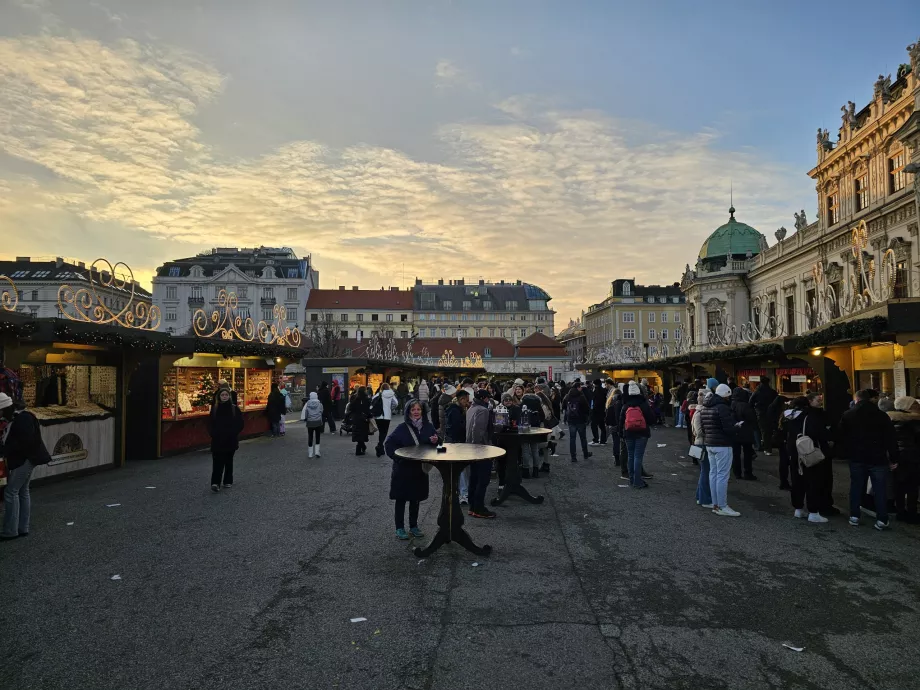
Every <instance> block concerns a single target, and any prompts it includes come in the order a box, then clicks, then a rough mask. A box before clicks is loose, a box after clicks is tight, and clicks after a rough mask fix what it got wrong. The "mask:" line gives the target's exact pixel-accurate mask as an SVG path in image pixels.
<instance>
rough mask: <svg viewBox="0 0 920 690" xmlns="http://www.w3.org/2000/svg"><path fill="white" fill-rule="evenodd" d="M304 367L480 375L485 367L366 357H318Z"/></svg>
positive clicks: (305, 363) (305, 360)
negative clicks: (452, 365) (367, 368)
mask: <svg viewBox="0 0 920 690" xmlns="http://www.w3.org/2000/svg"><path fill="white" fill-rule="evenodd" d="M303 365H304V366H305V367H382V368H390V369H409V370H412V371H424V372H442V371H443V372H447V371H455V372H458V373H461V372H462V373H470V374H480V373H483V374H484V373H486V369H485V367H439V366H437V365H436V364H419V363H416V362H400V361H393V362H391V361H387V360H384V359H369V358H367V357H320V358H311V359H304V360H303Z"/></svg>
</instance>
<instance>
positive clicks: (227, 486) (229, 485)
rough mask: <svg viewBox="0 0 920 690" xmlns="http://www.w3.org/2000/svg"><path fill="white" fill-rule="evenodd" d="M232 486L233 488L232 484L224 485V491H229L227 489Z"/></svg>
mask: <svg viewBox="0 0 920 690" xmlns="http://www.w3.org/2000/svg"><path fill="white" fill-rule="evenodd" d="M232 486H233V484H224V488H225V489H229V488H230V487H232Z"/></svg>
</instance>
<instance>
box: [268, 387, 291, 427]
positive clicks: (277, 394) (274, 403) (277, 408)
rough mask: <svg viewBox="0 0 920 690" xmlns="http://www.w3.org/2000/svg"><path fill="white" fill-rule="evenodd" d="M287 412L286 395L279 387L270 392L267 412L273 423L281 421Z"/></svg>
mask: <svg viewBox="0 0 920 690" xmlns="http://www.w3.org/2000/svg"><path fill="white" fill-rule="evenodd" d="M285 412H287V403H285V401H284V395H283V394H282V393H281V391H279V390H278V389H277V388H275V389H274V390H272V392H271V393H269V394H268V405H266V407H265V414H267V415H268V419H269V421H270V422H271V423H272V424H277V423H278V422H280V421H281V416H282V415H283V414H284V413H285Z"/></svg>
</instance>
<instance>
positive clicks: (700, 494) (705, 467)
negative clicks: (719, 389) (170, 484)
mask: <svg viewBox="0 0 920 690" xmlns="http://www.w3.org/2000/svg"><path fill="white" fill-rule="evenodd" d="M691 395H692V396H693V397H692V398H690V396H691ZM712 395H713V393H712V391H711V390H709V389H708V388H701V389H700V390H699V392H697V391H691V392H690V393H688V394H687V397H688V398H690V399H691V400H695V401H696V402H695V403H694V404H693V408H694V409H693V410H692V411H691V416H690V433H691V434H692V435H691V437H690V443H691V444H693V445H696V446H702V447H703V454H702V457H700V459H699V463H698V464H699V466H700V476H699V479H698V480H697V483H696V504H697V505H698V506H703V508H708V509H710V510H712V508H713V505H712V486H711V485H710V483H709V471H710V467H709V455H708V453H707V452H706V437H705V436H704V435H703V416H702V415H701V414H700V413H699V412H700V410H701V409H702V408H703V407H704V406H705V405H706V403H707V402H709V400H710V399H711V398H712Z"/></svg>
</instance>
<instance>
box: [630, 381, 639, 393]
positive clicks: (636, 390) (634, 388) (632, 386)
mask: <svg viewBox="0 0 920 690" xmlns="http://www.w3.org/2000/svg"><path fill="white" fill-rule="evenodd" d="M629 394H630V395H642V389H641V388H639V384H638V383H636V382H635V381H630V382H629Z"/></svg>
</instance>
